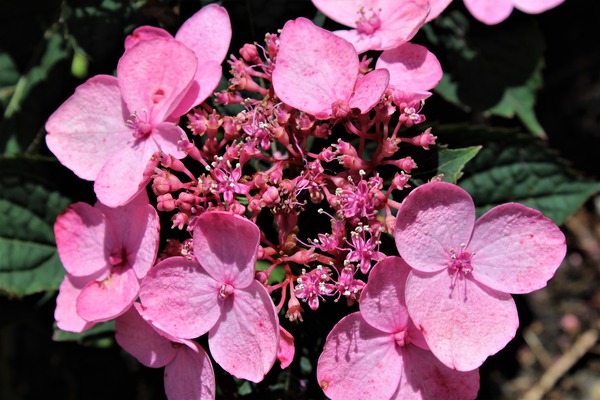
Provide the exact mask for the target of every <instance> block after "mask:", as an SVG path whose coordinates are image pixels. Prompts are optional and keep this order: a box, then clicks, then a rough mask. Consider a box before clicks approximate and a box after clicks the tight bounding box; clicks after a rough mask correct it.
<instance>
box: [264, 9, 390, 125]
mask: <svg viewBox="0 0 600 400" xmlns="http://www.w3.org/2000/svg"><path fill="white" fill-rule="evenodd" d="M388 81H389V73H388V72H387V71H386V70H384V69H378V70H375V71H371V72H370V73H368V74H366V75H359V60H358V54H357V53H356V50H355V49H354V47H352V45H351V44H350V43H348V42H347V41H346V40H344V39H341V38H339V37H337V36H336V35H334V34H333V33H331V32H329V31H327V30H325V29H322V28H319V27H317V26H316V25H315V24H313V23H312V22H311V21H310V20H308V19H306V18H298V19H296V20H293V21H288V22H287V23H286V24H285V25H284V27H283V30H282V31H281V35H280V37H279V52H278V54H277V59H276V61H275V70H274V71H273V89H274V90H275V94H277V97H279V98H280V99H281V100H282V101H283V102H284V103H286V104H288V105H290V106H292V107H294V108H297V109H298V110H301V111H304V112H306V113H308V114H311V115H314V116H315V117H316V118H318V119H330V118H344V117H346V116H347V115H348V114H349V113H350V112H351V109H352V108H358V109H359V110H360V112H361V114H364V113H366V112H368V111H369V110H371V108H373V107H374V106H375V104H377V102H378V101H379V100H380V99H381V96H382V95H383V93H384V91H385V89H386V88H387V85H388Z"/></svg>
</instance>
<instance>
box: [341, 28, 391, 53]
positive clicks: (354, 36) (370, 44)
mask: <svg viewBox="0 0 600 400" xmlns="http://www.w3.org/2000/svg"><path fill="white" fill-rule="evenodd" d="M333 33H335V35H336V36H339V37H341V38H342V39H344V40H347V41H348V42H350V43H351V44H352V46H354V49H355V50H356V52H357V53H358V54H362V53H364V52H366V51H369V50H372V49H379V48H381V41H382V40H383V38H382V37H381V34H380V33H379V32H375V33H374V34H372V35H363V34H360V33H358V31H357V30H356V29H351V30H339V31H334V32H333Z"/></svg>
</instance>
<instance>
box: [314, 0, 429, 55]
mask: <svg viewBox="0 0 600 400" xmlns="http://www.w3.org/2000/svg"><path fill="white" fill-rule="evenodd" d="M312 2H313V4H314V5H315V7H317V8H318V9H319V10H320V11H321V12H322V13H323V14H325V15H326V16H328V17H329V18H331V19H332V20H334V21H336V22H339V23H340V24H342V25H346V26H349V27H352V28H355V29H352V30H341V31H335V32H334V33H335V34H336V35H338V36H340V37H342V38H344V39H346V40H347V41H349V42H350V43H352V44H353V45H354V47H355V48H356V51H357V52H358V53H359V54H360V53H364V52H365V51H367V50H390V49H393V48H395V47H398V46H400V45H401V44H403V43H406V42H407V41H409V40H410V39H411V38H412V37H413V36H415V34H416V33H417V31H418V30H419V28H420V27H421V26H422V25H423V24H424V23H425V19H426V18H427V15H428V13H429V10H430V8H429V1H428V0H312Z"/></svg>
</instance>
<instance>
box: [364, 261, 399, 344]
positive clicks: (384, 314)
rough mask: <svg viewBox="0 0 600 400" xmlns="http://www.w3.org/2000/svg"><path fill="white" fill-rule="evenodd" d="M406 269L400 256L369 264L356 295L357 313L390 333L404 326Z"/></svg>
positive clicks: (371, 323) (375, 326)
mask: <svg viewBox="0 0 600 400" xmlns="http://www.w3.org/2000/svg"><path fill="white" fill-rule="evenodd" d="M409 272H410V267H409V266H408V264H406V262H404V261H403V260H402V259H401V258H400V257H387V258H385V259H384V260H383V261H380V262H378V263H377V264H376V265H375V266H374V267H373V269H372V270H371V272H370V274H369V282H367V284H366V285H365V287H364V289H363V291H362V293H361V295H360V313H361V315H362V317H363V318H364V319H365V321H367V322H368V323H369V325H371V326H372V327H374V328H377V329H379V330H381V331H383V332H387V333H391V334H393V333H396V332H398V331H400V330H404V329H406V327H407V324H408V318H409V317H408V310H407V309H406V302H405V301H404V286H405V285H406V277H407V276H408V273H409Z"/></svg>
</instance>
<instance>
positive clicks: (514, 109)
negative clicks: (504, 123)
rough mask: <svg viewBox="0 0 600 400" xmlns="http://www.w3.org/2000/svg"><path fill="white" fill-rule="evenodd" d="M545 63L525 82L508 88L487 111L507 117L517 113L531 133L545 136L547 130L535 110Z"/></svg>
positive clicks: (541, 136) (540, 64)
mask: <svg viewBox="0 0 600 400" xmlns="http://www.w3.org/2000/svg"><path fill="white" fill-rule="evenodd" d="M543 65H544V63H543V62H540V63H539V65H538V67H537V68H536V70H535V72H534V73H533V74H532V75H531V77H530V78H529V79H528V80H527V82H525V84H523V85H521V86H516V87H510V88H507V89H506V91H505V92H504V96H503V97H502V100H500V102H499V103H498V104H496V105H495V106H494V107H492V108H490V109H489V110H488V111H487V113H488V114H495V115H499V116H501V117H505V118H513V117H514V116H515V115H516V116H518V117H519V119H520V120H521V122H522V123H523V125H525V127H527V129H528V130H529V131H530V132H531V133H533V134H535V135H536V136H538V137H540V138H545V137H546V132H545V131H544V128H542V126H541V125H540V123H539V121H538V120H537V117H536V115H535V110H534V106H535V95H536V91H537V90H538V89H539V88H540V87H541V86H542V69H543Z"/></svg>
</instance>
